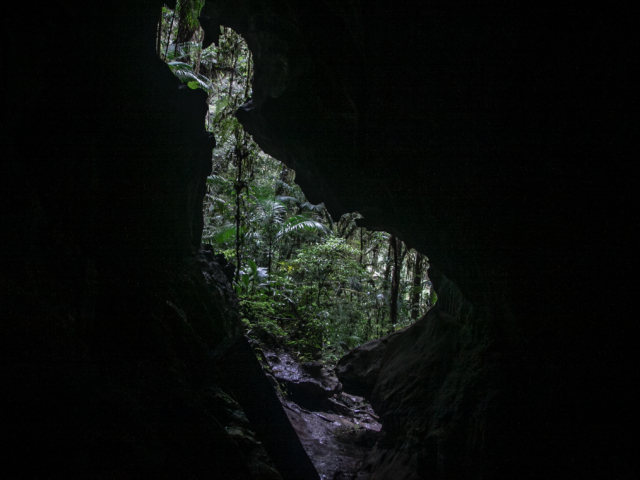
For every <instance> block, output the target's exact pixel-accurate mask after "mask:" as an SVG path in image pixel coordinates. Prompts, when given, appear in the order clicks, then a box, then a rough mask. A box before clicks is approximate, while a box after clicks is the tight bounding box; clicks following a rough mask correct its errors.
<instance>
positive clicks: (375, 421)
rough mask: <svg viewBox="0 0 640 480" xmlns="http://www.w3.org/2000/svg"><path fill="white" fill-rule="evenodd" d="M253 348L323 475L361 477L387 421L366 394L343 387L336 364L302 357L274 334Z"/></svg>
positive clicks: (336, 478)
mask: <svg viewBox="0 0 640 480" xmlns="http://www.w3.org/2000/svg"><path fill="white" fill-rule="evenodd" d="M260 337H261V340H264V341H266V343H267V344H265V343H262V342H258V341H255V340H254V341H253V342H252V344H253V347H254V350H255V351H256V354H257V356H258V358H259V359H260V360H261V363H262V365H263V368H264V369H265V372H266V373H267V376H268V377H269V378H270V379H271V382H272V385H273V387H274V388H275V389H276V392H277V394H278V397H279V399H280V402H281V404H282V406H283V407H284V409H285V412H286V414H287V416H288V418H289V421H290V422H291V425H292V426H293V428H294V430H295V432H296V433H297V435H298V438H299V439H300V442H301V443H302V446H303V447H304V449H305V451H306V452H307V455H308V456H309V458H310V459H311V461H312V462H313V465H314V466H315V468H316V470H317V471H318V474H319V475H320V478H321V479H323V480H325V479H326V480H347V479H348V480H351V479H355V478H356V475H357V472H358V470H359V468H360V467H361V464H362V461H363V459H364V458H365V456H366V455H367V454H368V453H369V452H370V451H371V449H372V448H373V447H374V445H375V444H376V442H377V441H378V437H379V432H380V429H381V425H380V423H379V418H378V416H377V415H376V414H375V412H374V411H373V409H372V407H371V405H370V404H369V403H368V402H367V401H366V400H365V399H364V398H363V397H360V396H357V395H352V394H349V393H345V392H343V391H342V385H341V383H340V382H339V381H338V379H337V378H336V376H335V370H334V369H333V368H330V367H327V366H325V365H323V364H322V363H321V362H318V361H316V362H299V361H298V360H297V359H296V358H295V356H294V355H293V354H292V352H290V351H288V350H287V349H286V348H284V347H283V346H282V345H280V344H279V342H278V339H276V338H275V337H273V336H270V335H268V334H267V335H265V334H264V332H262V333H261V335H260Z"/></svg>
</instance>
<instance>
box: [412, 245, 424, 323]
mask: <svg viewBox="0 0 640 480" xmlns="http://www.w3.org/2000/svg"><path fill="white" fill-rule="evenodd" d="M422 265H423V257H422V255H420V253H418V252H416V253H415V259H414V262H413V282H412V283H413V285H412V291H411V320H413V321H414V322H415V321H416V320H417V319H418V317H419V316H420V296H421V294H422Z"/></svg>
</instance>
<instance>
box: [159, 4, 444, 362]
mask: <svg viewBox="0 0 640 480" xmlns="http://www.w3.org/2000/svg"><path fill="white" fill-rule="evenodd" d="M202 3H203V2H201V1H200V0H179V1H178V2H177V7H176V9H175V10H170V9H169V8H166V7H165V8H164V9H163V11H162V18H161V19H160V22H159V25H158V37H157V50H158V55H159V56H160V57H161V58H162V59H163V60H164V61H166V62H167V64H168V65H169V67H170V68H171V70H172V71H173V73H174V74H175V75H176V76H177V77H178V78H179V79H181V80H182V81H184V82H185V83H186V84H187V85H188V86H189V87H190V88H193V89H196V88H200V89H202V90H204V91H205V92H207V94H208V104H209V111H208V114H207V117H206V128H207V130H208V131H210V132H213V134H214V135H215V137H216V140H217V147H216V149H215V151H214V152H213V158H212V162H213V173H212V175H211V176H210V177H209V178H208V191H207V194H206V197H205V202H204V207H203V208H204V218H205V228H204V234H203V243H205V244H210V245H212V246H213V248H214V250H215V251H216V252H221V253H223V254H224V255H225V256H226V257H227V258H228V259H229V260H230V261H232V262H234V263H235V264H236V265H237V266H238V268H237V269H236V273H235V278H234V281H233V285H234V288H235V290H236V291H237V293H238V296H239V298H240V306H241V314H242V316H243V322H244V324H245V326H246V330H247V333H248V334H249V335H255V334H256V333H257V332H258V331H259V330H266V331H267V332H269V333H271V334H273V335H276V336H279V337H280V338H281V339H282V341H283V342H285V343H286V344H288V345H289V346H290V347H292V348H293V350H294V351H295V352H297V353H298V355H299V356H300V357H301V358H303V359H308V358H311V357H313V358H315V359H320V358H323V359H324V360H325V361H328V362H335V361H336V360H337V359H338V358H339V357H340V356H341V355H342V354H343V353H344V352H345V351H346V350H348V349H350V348H353V347H355V346H357V345H359V344H361V343H364V342H366V341H368V340H370V339H372V338H376V337H379V336H382V335H385V334H387V333H389V332H391V331H394V330H397V329H399V328H402V327H404V326H406V325H408V324H409V323H411V322H413V321H415V320H416V319H418V318H419V317H420V316H422V315H423V314H424V312H425V311H426V310H427V309H428V308H429V307H430V306H431V305H432V304H433V302H434V301H435V292H433V291H432V290H431V282H429V280H428V277H427V269H428V263H427V259H426V258H425V257H424V256H422V255H420V254H419V253H418V252H416V251H414V250H409V249H408V248H407V247H406V246H405V245H404V244H403V243H402V241H400V240H399V239H397V238H395V237H394V236H393V235H389V234H387V233H384V232H373V231H369V230H366V229H364V228H360V227H358V226H357V225H356V222H355V220H356V219H357V218H359V217H360V215H359V214H358V213H357V212H354V213H351V214H347V215H344V216H343V217H342V218H340V219H339V220H337V221H334V219H332V218H331V216H330V215H329V213H328V212H327V210H326V209H325V207H324V205H323V204H319V205H312V204H311V203H309V202H308V201H307V199H306V198H305V196H304V194H303V192H302V191H301V190H300V188H299V187H298V186H297V185H296V184H295V172H294V171H292V170H290V169H288V168H287V167H286V166H285V165H284V164H282V163H281V162H279V161H278V160H276V159H274V158H272V157H270V156H269V155H266V154H265V153H264V152H262V151H261V150H260V148H259V147H258V145H257V144H256V143H255V142H254V141H253V140H252V138H251V137H250V136H249V135H248V134H247V133H246V132H245V131H244V130H243V128H242V126H241V125H240V124H239V122H238V121H237V119H236V117H235V111H236V110H237V108H238V106H240V105H242V104H243V103H245V102H246V101H248V100H249V99H250V97H251V80H252V75H253V67H252V57H251V52H250V51H249V49H248V48H247V45H246V43H245V41H244V40H243V39H242V37H241V36H240V35H238V34H237V33H235V32H234V31H232V30H231V29H228V28H224V29H223V31H222V32H221V36H220V41H219V42H218V45H215V44H213V45H211V46H210V47H208V48H206V49H203V48H202V39H203V37H204V34H203V32H202V30H201V29H200V27H199V24H198V20H197V17H198V12H199V10H200V9H201V8H202Z"/></svg>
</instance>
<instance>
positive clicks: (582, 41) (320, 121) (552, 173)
mask: <svg viewBox="0 0 640 480" xmlns="http://www.w3.org/2000/svg"><path fill="white" fill-rule="evenodd" d="M205 14H207V15H209V17H210V18H212V19H215V20H216V22H219V23H221V24H224V25H227V26H231V27H232V28H234V29H235V30H236V31H238V32H240V33H242V34H243V36H244V37H245V38H246V39H247V41H248V43H249V45H250V47H251V49H252V51H253V52H254V60H255V62H256V74H255V82H254V96H253V99H252V101H251V102H249V103H248V104H247V105H245V106H243V107H242V108H241V109H240V110H239V111H238V118H239V119H240V121H241V122H242V123H243V125H244V126H245V128H246V129H247V130H248V131H249V132H251V133H252V134H253V136H254V138H256V140H257V141H258V143H259V144H260V145H261V146H262V147H263V149H264V150H265V151H267V152H269V153H271V154H272V155H274V156H276V157H277V158H279V159H281V160H282V161H284V162H285V163H286V164H287V165H289V166H290V167H292V168H294V169H295V170H296V172H297V176H296V179H297V180H296V181H298V182H299V183H300V185H301V186H302V187H303V188H304V189H305V193H306V194H307V195H308V197H309V198H310V199H311V200H312V201H325V203H326V205H327V206H328V208H329V210H330V211H331V212H332V213H333V214H334V215H336V216H337V215H340V214H341V213H344V212H347V211H353V210H357V211H359V212H360V213H362V214H363V215H364V218H363V219H362V220H361V224H362V225H364V226H368V227H371V228H379V229H384V230H386V231H389V232H393V233H395V234H397V235H398V236H399V237H401V238H402V239H403V240H404V241H406V242H407V243H408V244H409V245H411V246H414V247H416V248H418V249H419V250H420V251H422V252H424V253H425V254H427V255H428V256H429V259H430V263H431V264H432V265H434V266H435V268H437V269H438V271H439V272H441V274H443V275H444V276H446V278H447V279H449V280H448V281H450V282H452V283H453V284H454V285H455V286H456V288H457V289H459V291H460V293H461V295H462V297H463V298H464V299H465V301H466V302H469V304H470V305H472V306H473V309H474V311H475V312H476V314H475V318H474V319H473V322H472V323H473V324H479V325H480V326H481V329H480V330H481V331H482V335H480V336H474V335H472V336H471V337H469V338H470V339H467V340H463V339H460V342H459V343H460V345H459V347H458V350H455V351H454V352H449V356H450V360H451V362H452V363H456V362H457V364H458V365H464V367H460V366H458V367H456V368H460V369H463V370H464V369H465V368H466V369H467V370H466V371H463V370H455V369H454V368H453V367H451V368H449V367H447V366H446V365H445V366H443V365H439V366H438V367H437V368H436V369H435V370H436V371H437V375H436V377H437V378H439V379H440V380H439V382H440V383H438V382H437V381H436V382H435V383H430V382H431V381H429V382H426V384H427V385H428V386H429V388H432V389H442V388H444V387H445V386H447V385H450V384H451V382H453V383H455V381H454V378H456V376H459V375H462V376H465V375H467V374H469V373H470V372H469V371H468V369H473V368H476V367H478V366H481V367H482V368H486V369H488V370H489V371H492V370H493V367H492V366H491V363H492V361H493V360H491V359H492V358H495V359H496V360H495V362H496V366H495V368H496V369H497V370H498V371H503V370H505V368H506V369H507V370H508V374H505V375H502V376H500V375H499V377H500V378H501V380H500V382H498V385H497V386H495V388H496V389H497V390H499V391H500V394H499V395H497V397H496V398H497V400H496V401H495V405H496V406H495V409H496V410H495V411H494V413H492V416H493V417H496V416H497V417H500V419H499V420H497V421H496V423H494V424H492V427H491V428H494V427H495V425H498V424H499V425H501V426H500V427H496V428H497V430H496V431H492V432H491V434H489V433H487V432H485V433H486V434H487V438H489V437H490V438H491V439H490V440H487V443H486V444H485V445H483V447H482V448H481V449H480V450H478V451H482V452H483V453H482V455H484V456H485V457H490V458H492V460H490V461H488V464H487V465H489V464H490V465H493V466H491V467H489V466H487V467H486V470H482V469H479V470H478V471H477V472H476V475H477V476H478V478H480V477H481V476H483V475H484V476H488V478H500V477H504V478H507V477H509V475H513V474H515V473H514V472H515V470H517V466H518V465H521V467H522V469H523V470H522V471H520V472H519V473H520V474H525V469H529V470H526V473H527V474H528V475H531V476H534V477H537V476H539V477H546V478H550V477H553V476H556V477H558V478H562V477H563V476H565V478H566V476H572V475H588V476H594V477H598V476H602V477H606V476H607V475H610V474H612V473H611V472H614V471H615V472H617V473H615V475H624V473H619V472H624V471H627V470H628V469H629V468H636V467H635V466H633V465H634V462H635V461H634V460H633V455H632V454H631V452H630V450H629V449H628V446H625V443H624V442H623V441H622V442H621V441H620V439H621V438H625V436H626V435H628V434H630V433H631V432H632V430H633V429H632V427H630V424H629V423H627V420H628V412H629V411H630V408H631V405H633V402H634V401H635V400H632V399H631V397H629V396H628V395H627V393H628V392H627V389H626V386H625V385H627V384H628V381H629V379H630V378H633V376H634V373H633V367H632V365H634V364H635V363H637V355H636V353H634V351H635V349H634V348H633V345H632V340H630V337H628V333H629V332H630V331H631V330H635V329H634V328H633V327H631V325H629V324H628V322H626V321H624V320H621V321H620V322H618V321H616V320H614V319H616V318H626V317H627V316H628V309H629V308H631V306H630V304H629V302H628V299H629V283H628V282H630V281H631V278H632V271H633V268H634V267H633V266H632V265H635V263H636V262H635V261H630V262H628V261H627V260H626V259H630V258H632V257H633V255H632V254H631V250H630V248H631V245H632V244H633V242H632V240H631V235H630V232H629V231H628V230H627V226H626V225H627V220H626V218H628V217H627V215H633V213H632V212H635V211H637V204H638V202H637V201H636V200H635V199H634V195H633V193H632V191H633V189H632V187H631V184H630V182H629V178H630V177H629V175H630V173H631V171H630V166H631V165H630V163H629V161H628V160H629V158H631V157H630V156H629V155H630V153H629V147H630V145H631V143H632V142H631V132H632V131H633V129H634V128H635V127H637V120H636V119H635V118H636V117H635V116H634V115H633V114H632V111H633V108H634V107H633V105H636V104H635V103H634V102H633V101H631V97H632V95H631V90H630V83H629V79H630V72H631V71H632V68H633V67H632V65H633V64H635V63H636V62H635V61H634V60H632V58H631V57H630V56H629V53H630V52H631V51H633V49H631V48H630V45H632V44H636V43H637V42H634V41H632V40H631V36H630V32H631V31H632V30H631V28H630V27H631V26H630V24H629V22H628V19H625V18H623V17H624V13H623V12H622V11H615V12H614V11H608V10H606V9H605V10H602V9H599V7H597V6H595V5H594V6H591V7H585V6H580V7H578V6H575V8H573V7H571V6H568V5H567V6H556V7H549V6H546V5H543V4H535V5H534V4H528V5H522V4H519V5H513V6H510V5H506V4H504V3H501V2H490V3H489V4H483V5H477V6H471V5H468V4H461V3H459V2H439V1H430V2H420V3H418V2H409V3H398V2H396V3H388V2H358V1H348V2H339V3H338V2H332V1H323V2H313V3H312V4H309V3H303V2H295V1H275V0H274V1H272V2H256V1H251V0H245V1H241V2H237V1H234V2H227V1H224V0H221V1H216V2H209V3H208V4H207V7H205ZM214 23H215V22H214ZM636 106H637V105H636ZM619 295H622V297H623V298H625V299H627V300H624V301H623V302H621V303H620V304H617V302H615V301H610V300H605V299H613V298H616V297H618V296H619ZM614 304H615V305H614ZM436 312H437V310H436V311H435V312H434V314H433V317H434V318H433V319H432V321H433V322H436V323H437V322H438V320H437V315H436ZM605 319H611V320H610V321H608V320H605ZM453 321H454V323H459V324H461V325H462V328H464V329H466V328H471V326H470V325H469V320H468V319H467V320H459V319H458V320H453ZM427 323H428V322H427ZM429 328H431V327H429ZM474 329H476V327H473V328H472V330H474ZM476 330H477V329H476ZM427 338H431V339H432V340H433V341H434V342H436V343H437V338H438V337H437V335H435V336H432V337H429V336H428V335H427ZM424 342H427V343H428V340H423V344H424ZM465 342H467V346H466V347H465V346H464V344H465ZM416 348H417V347H416ZM474 349H479V350H478V351H476V352H475V354H477V355H480V356H482V358H483V362H484V363H480V364H478V363H474V362H467V361H466V360H465V359H467V358H468V356H469V355H471V353H470V352H473V351H474ZM482 349H485V350H486V352H484V353H483V352H482V351H481V350H482ZM405 351H407V352H408V351H411V348H409V347H408V346H407V348H406V349H405ZM405 355H406V356H404V357H402V354H401V355H400V359H398V360H397V362H398V363H400V364H402V363H403V362H404V363H405V364H409V365H412V368H414V369H415V370H421V369H426V370H430V369H431V368H432V367H431V366H430V364H429V361H430V360H429V361H426V363H423V364H420V363H416V361H415V359H413V358H412V357H411V355H410V354H409V353H407V354H405ZM502 359H508V361H505V362H506V363H512V364H513V367H508V368H507V367H506V366H504V365H503V364H502V363H501V362H503V360H502ZM444 364H446V362H444ZM523 378H526V380H523ZM596 378H597V381H596V380H595V379H596ZM485 380H486V381H489V382H493V381H494V380H493V379H485ZM468 387H469V389H468ZM425 388H426V387H425ZM456 388H458V389H459V392H458V393H459V394H460V396H461V398H464V399H465V401H470V402H471V403H472V404H473V402H481V401H482V400H481V398H484V397H483V396H482V395H479V396H478V395H476V393H474V392H473V388H474V387H471V386H467V385H465V384H464V382H463V383H462V384H458V387H456ZM418 390H420V389H418ZM441 391H442V390H441ZM420 395H423V397H422V398H423V403H422V406H423V407H424V409H423V412H424V415H425V417H424V418H423V421H424V423H423V424H421V425H422V427H423V428H426V429H427V430H428V429H429V428H431V429H435V428H436V426H441V425H442V423H441V422H440V420H439V419H438V417H437V415H436V414H435V413H433V412H432V411H431V410H430V409H429V405H430V404H431V403H433V402H435V403H438V402H440V404H444V402H445V400H446V399H447V398H449V397H448V395H449V393H446V394H442V396H440V397H437V396H436V397H433V396H430V395H432V392H428V391H426V390H422V393H421V394H420ZM469 398H471V399H472V400H468V399H469ZM505 398H508V399H509V400H504V399H505ZM634 398H635V397H634ZM636 399H637V398H636ZM398 402H400V403H402V402H401V401H400V400H398ZM430 402H431V403H430ZM442 408H443V410H441V411H440V412H439V413H438V415H445V413H443V412H445V411H446V408H444V407H442ZM456 408H457V407H455V408H454V407H452V410H451V411H449V415H453V416H454V417H456V418H457V415H460V412H461V411H464V412H465V413H463V414H462V416H463V417H464V416H465V415H467V416H470V415H473V411H474V410H473V408H471V409H466V410H465V409H462V410H459V409H456ZM487 408H488V409H493V408H494V405H493V404H492V405H491V406H488V407H487ZM401 410H402V409H401ZM492 411H493V410H492ZM495 412H498V413H495ZM405 414H406V412H405ZM587 419H589V420H587ZM467 420H468V418H467V419H465V420H464V421H467ZM445 423H447V422H445ZM400 424H401V425H402V424H403V422H400ZM448 425H449V426H450V427H449V428H450V431H449V432H447V431H445V432H444V433H442V434H441V435H445V436H446V435H447V434H448V433H451V434H452V435H456V433H455V432H458V433H457V434H460V432H465V430H464V429H462V430H456V429H457V428H458V427H456V426H454V425H453V424H452V423H451V422H449V423H448ZM405 426H406V423H405ZM422 427H421V428H422ZM487 428H489V427H487ZM409 430H410V429H409V428H408V427H407V430H406V431H405V434H406V435H407V437H406V438H408V437H410V436H412V435H413V433H410V432H409ZM445 430H446V429H445ZM596 432H597V433H596ZM625 432H626V433H625ZM423 433H424V432H423ZM394 435H395V436H394ZM424 435H425V438H426V435H427V434H426V433H424ZM460 435H462V434H460ZM391 438H395V441H397V442H400V443H402V439H403V438H405V437H403V435H402V434H398V432H395V433H394V434H393V435H391ZM457 441H458V442H459V443H458V447H459V448H461V449H462V448H463V447H462V445H463V444H465V440H464V439H463V438H459V439H458V440H455V439H454V440H447V441H446V442H445V443H446V448H447V449H448V450H447V461H446V462H444V463H443V465H445V464H446V467H442V469H441V470H438V468H440V467H436V466H434V462H435V461H436V460H434V459H435V458H437V455H438V454H437V453H434V456H432V457H429V456H428V455H427V457H428V458H430V460H425V461H426V462H427V463H426V464H425V463H422V464H420V463H418V464H417V465H418V466H416V464H414V466H413V467H412V468H414V470H413V471H412V472H413V473H411V475H421V474H423V473H424V474H425V475H426V472H431V473H434V472H436V471H437V472H438V475H440V476H442V477H443V478H466V476H469V475H472V473H471V472H472V471H473V470H474V469H473V467H472V466H469V469H468V470H464V468H466V467H462V466H461V467H460V468H461V469H462V470H457V469H456V468H457V464H458V462H459V464H460V465H464V464H465V463H464V461H463V460H462V459H463V457H464V454H463V453H461V451H458V450H456V447H455V445H456V442H457ZM434 448H435V447H434ZM392 450H393V448H392V449H391V451H392ZM434 451H435V452H437V449H435V450H434ZM432 453H433V452H432ZM537 457H544V458H546V459H547V460H548V461H547V462H544V463H542V464H540V463H539V462H538V463H536V462H535V458H537ZM478 458H479V457H476V460H477V459H478ZM569 458H571V459H572V460H569ZM621 458H623V459H624V460H620V459H621ZM501 464H503V465H504V466H503V467H502V470H500V465H501ZM389 465H390V466H393V465H392V464H389ZM468 465H473V462H471V463H469V464H468ZM525 465H527V467H525ZM616 465H621V466H616ZM629 465H632V466H633V467H631V466H629ZM378 468H382V467H380V466H379V467H378ZM514 469H515V470H514ZM380 471H382V470H380ZM461 471H462V472H464V474H461V473H460V472H461ZM421 472H422V473H421ZM408 475H409V474H408ZM460 475H462V477H460ZM374 478H375V474H374ZM380 478H384V476H383V477H380ZM408 478H409V477H408Z"/></svg>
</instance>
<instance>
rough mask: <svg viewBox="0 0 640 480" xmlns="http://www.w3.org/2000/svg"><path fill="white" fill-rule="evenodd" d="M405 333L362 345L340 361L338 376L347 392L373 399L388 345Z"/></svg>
mask: <svg viewBox="0 0 640 480" xmlns="http://www.w3.org/2000/svg"><path fill="white" fill-rule="evenodd" d="M403 331H404V329H403V330H399V331H397V332H393V333H391V334H390V335H387V336H386V337H382V338H378V339H376V340H371V341H370V342H367V343H365V344H363V345H360V346H359V347H356V348H354V349H353V350H351V351H350V352H349V353H347V354H346V355H345V356H344V357H342V358H341V359H340V360H339V361H338V365H337V366H336V375H337V377H338V379H339V380H340V382H341V383H342V385H343V388H344V390H345V391H347V392H349V393H353V394H355V395H361V396H363V397H365V398H371V394H372V392H373V388H374V386H375V384H376V380H377V379H378V375H379V374H380V368H381V366H382V362H383V359H384V356H385V352H386V351H387V343H388V342H389V339H391V338H392V337H395V336H397V335H399V334H400V333H401V332H403Z"/></svg>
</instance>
